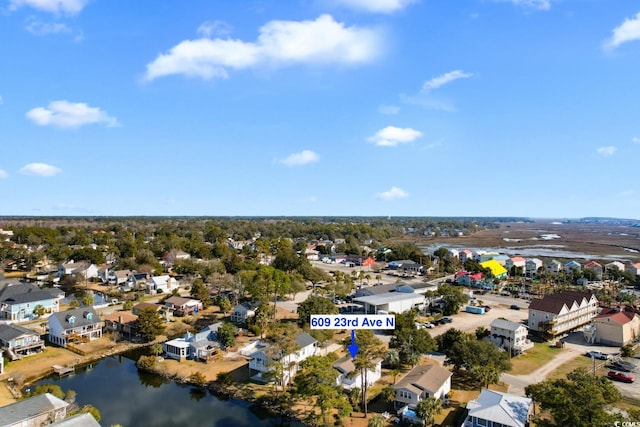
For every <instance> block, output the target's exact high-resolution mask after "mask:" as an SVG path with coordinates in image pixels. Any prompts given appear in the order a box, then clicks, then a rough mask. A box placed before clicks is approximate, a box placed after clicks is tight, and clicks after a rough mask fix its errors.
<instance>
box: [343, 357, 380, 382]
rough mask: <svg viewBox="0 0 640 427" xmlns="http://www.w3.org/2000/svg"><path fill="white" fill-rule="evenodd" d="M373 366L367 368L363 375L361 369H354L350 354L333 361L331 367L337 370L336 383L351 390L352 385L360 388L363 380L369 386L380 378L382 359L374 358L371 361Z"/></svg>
mask: <svg viewBox="0 0 640 427" xmlns="http://www.w3.org/2000/svg"><path fill="white" fill-rule="evenodd" d="M371 362H372V365H373V368H372V369H367V372H366V374H365V375H364V376H363V375H362V374H363V372H362V371H361V370H357V371H356V366H355V365H354V364H353V359H352V358H351V357H350V356H344V357H341V358H340V359H338V360H336V361H335V362H333V367H334V369H336V370H337V371H338V376H337V377H336V385H337V386H338V387H340V388H342V389H344V390H351V389H352V388H354V387H358V388H362V384H363V382H364V381H366V382H367V387H371V386H372V385H373V384H375V383H376V381H378V380H379V379H380V376H381V372H382V359H380V358H378V359H374V360H372V361H371Z"/></svg>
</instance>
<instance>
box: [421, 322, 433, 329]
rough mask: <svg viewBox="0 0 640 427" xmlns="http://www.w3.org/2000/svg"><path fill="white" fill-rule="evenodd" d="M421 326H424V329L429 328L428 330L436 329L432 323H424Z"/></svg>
mask: <svg viewBox="0 0 640 427" xmlns="http://www.w3.org/2000/svg"><path fill="white" fill-rule="evenodd" d="M423 326H424V327H425V328H429V329H433V328H435V327H436V325H434V324H433V323H431V322H425V323H423Z"/></svg>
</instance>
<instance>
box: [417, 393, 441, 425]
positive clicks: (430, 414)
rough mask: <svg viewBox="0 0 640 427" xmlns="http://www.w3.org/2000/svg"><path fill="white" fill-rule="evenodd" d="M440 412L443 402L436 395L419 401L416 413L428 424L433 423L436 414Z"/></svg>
mask: <svg viewBox="0 0 640 427" xmlns="http://www.w3.org/2000/svg"><path fill="white" fill-rule="evenodd" d="M440 412H442V402H441V401H440V399H436V398H435V397H427V398H426V399H424V400H422V401H421V402H420V403H418V406H417V407H416V414H417V415H418V416H419V417H420V418H422V419H423V420H424V422H425V424H427V425H430V424H433V421H434V420H435V418H436V415H438V414H439V413H440Z"/></svg>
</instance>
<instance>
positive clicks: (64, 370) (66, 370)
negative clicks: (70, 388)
mask: <svg viewBox="0 0 640 427" xmlns="http://www.w3.org/2000/svg"><path fill="white" fill-rule="evenodd" d="M52 368H53V372H54V373H55V374H57V375H58V376H61V377H64V376H65V375H68V374H70V373H72V372H74V371H75V368H73V367H69V366H60V365H53V366H52Z"/></svg>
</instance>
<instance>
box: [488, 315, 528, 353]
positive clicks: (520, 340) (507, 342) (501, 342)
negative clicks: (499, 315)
mask: <svg viewBox="0 0 640 427" xmlns="http://www.w3.org/2000/svg"><path fill="white" fill-rule="evenodd" d="M528 332H529V331H528V329H527V327H526V326H525V325H523V324H522V323H516V322H510V321H508V320H504V319H495V320H494V321H493V322H491V334H490V335H489V336H488V337H487V339H488V340H489V341H491V342H492V343H494V344H496V345H497V346H498V347H500V348H503V349H504V350H507V351H510V352H511V353H512V354H520V353H522V352H524V351H525V350H528V349H530V348H532V347H533V343H532V342H531V340H529V339H527V334H528Z"/></svg>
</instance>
